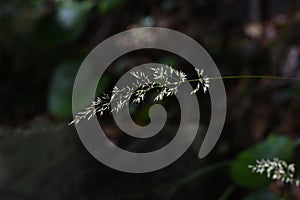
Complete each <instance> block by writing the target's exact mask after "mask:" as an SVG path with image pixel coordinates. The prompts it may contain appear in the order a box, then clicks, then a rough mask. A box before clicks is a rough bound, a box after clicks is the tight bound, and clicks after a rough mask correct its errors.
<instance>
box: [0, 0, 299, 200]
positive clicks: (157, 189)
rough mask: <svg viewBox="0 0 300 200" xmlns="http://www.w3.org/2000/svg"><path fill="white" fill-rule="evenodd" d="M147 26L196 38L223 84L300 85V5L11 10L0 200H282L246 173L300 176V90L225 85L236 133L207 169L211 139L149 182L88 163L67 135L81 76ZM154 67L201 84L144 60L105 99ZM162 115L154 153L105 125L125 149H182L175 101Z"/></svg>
mask: <svg viewBox="0 0 300 200" xmlns="http://www.w3.org/2000/svg"><path fill="white" fill-rule="evenodd" d="M144 26H157V27H165V28H170V29H174V30H177V31H180V32H182V33H184V34H187V35H188V36H190V37H192V38H193V39H195V40H196V41H197V42H199V43H200V44H201V45H202V46H203V47H204V48H205V49H206V50H207V51H208V53H209V54H210V55H211V57H212V58H213V60H214V61H215V62H216V64H217V66H218V68H219V70H220V72H221V74H222V76H226V75H265V76H269V75H274V76H280V77H300V37H299V36H300V2H299V1H297V0H287V1H282V0H273V1H271V0H266V1H263V0H243V1H238V0H190V1H186V0H163V1H158V0H149V1H148V0H145V1H133V0H131V1H130V0H86V1H79V0H78V1H76V0H65V1H63V0H56V1H55V0H1V2H0V95H1V98H0V199H4V200H7V199H8V200H15V199H20V200H21V199H37V200H48V199H49V200H55V199H58V200H59V199H76V200H77V199H80V200H81V199H82V200H84V199H101V200H102V199H151V200H152V199H220V200H222V199H223V200H224V199H245V200H251V199H253V200H255V199H258V200H259V199H278V196H280V194H281V191H282V187H281V186H280V185H278V184H276V183H271V182H270V181H268V180H266V179H263V176H259V175H254V174H251V171H250V170H249V169H248V167H247V166H248V165H249V164H255V160H256V159H260V158H272V157H278V158H281V159H285V160H287V161H288V162H293V163H295V164H296V168H297V166H300V160H299V156H297V155H298V153H299V151H297V148H296V145H295V144H296V143H297V141H299V140H297V138H299V131H300V126H299V121H300V115H299V113H300V112H299V111H300V81H299V80H292V79H283V80H278V79H270V78H259V79H245V78H237V79H225V80H224V83H225V87H226V93H227V98H228V102H227V103H228V104H227V107H228V111H227V118H226V122H225V127H224V129H223V132H222V135H221V138H220V140H219V141H218V143H217V145H216V146H215V148H214V149H213V151H212V152H211V153H210V154H209V156H207V157H206V158H204V159H198V158H197V153H198V150H199V147H200V143H201V138H198V140H196V141H199V142H194V144H193V145H192V147H191V148H190V149H189V150H188V151H187V152H186V153H185V154H184V156H182V157H181V158H180V159H178V160H177V161H176V162H174V163H173V164H171V165H170V166H168V167H166V168H164V169H162V170H158V171H155V172H151V173H146V174H127V173H123V172H118V171H116V170H113V169H110V168H108V167H106V166H104V165H103V164H101V163H100V162H98V161H97V160H95V159H94V158H93V157H92V156H91V155H90V154H89V153H88V152H87V150H86V149H85V148H84V146H83V145H82V143H81V141H80V140H79V137H78V135H77V133H76V131H75V128H74V127H73V126H68V123H69V122H70V121H71V120H72V118H71V95H72V86H73V81H74V78H75V76H76V72H77V70H78V68H79V66H80V64H81V62H82V61H83V59H84V58H85V56H86V55H87V54H88V53H89V52H90V51H91V50H92V49H93V48H94V47H95V46H96V45H97V44H99V43H100V42H102V41H103V40H105V39H107V38H108V37H110V36H113V35H114V34H117V33H119V32H122V31H125V30H128V29H131V28H136V27H144ZM174 42H176V41H174ZM148 62H159V63H163V64H169V65H172V66H174V67H175V68H178V69H181V70H183V71H184V72H186V73H187V74H191V77H192V76H193V73H194V72H193V70H192V66H190V65H189V63H187V62H186V61H185V60H183V59H181V58H179V57H178V56H176V55H173V54H171V53H168V52H163V51H157V50H140V51H134V52H131V53H128V54H126V55H124V56H122V57H120V58H118V59H117V60H116V61H115V62H114V63H112V64H111V66H110V67H109V68H108V69H107V71H106V73H105V74H104V76H103V77H102V78H101V80H100V82H99V88H100V89H101V90H102V91H106V92H109V91H110V90H111V89H112V87H113V84H114V83H115V82H116V80H117V79H118V77H120V76H121V75H122V74H123V73H124V72H126V71H127V70H128V69H130V68H131V67H134V66H136V65H139V64H143V63H148ZM194 75H195V74H194ZM83 95H84V94H83ZM198 98H199V103H200V106H201V121H200V122H199V125H200V126H201V130H202V129H203V130H206V128H207V125H208V123H209V119H210V109H209V106H210V100H209V98H208V97H207V95H204V94H202V93H201V92H200V93H199V94H198ZM149 99H150V98H149ZM151 104H152V101H151V100H146V101H145V102H144V103H143V104H142V105H140V106H133V110H134V113H133V118H134V120H135V121H136V122H137V123H138V124H141V125H143V124H147V123H148V122H149V117H148V114H147V111H148V109H149V107H150V106H151ZM162 104H163V105H165V106H166V109H167V111H168V123H167V124H166V127H164V129H163V130H162V131H161V133H160V134H159V137H155V138H153V139H151V140H149V141H148V142H147V141H140V140H133V139H132V138H130V137H128V136H126V134H125V133H123V132H121V131H120V130H119V129H118V128H117V127H116V126H115V124H114V122H113V119H112V117H111V116H110V115H109V114H108V113H107V114H106V115H105V116H103V117H102V118H100V123H101V124H102V125H103V126H104V127H105V130H106V131H107V132H106V134H107V135H108V136H109V137H110V138H112V140H113V141H114V142H115V143H117V144H118V145H120V146H122V147H124V148H127V149H131V150H133V151H137V152H144V151H149V150H153V149H158V148H160V147H161V146H163V145H165V144H166V143H167V142H168V141H170V140H171V139H172V137H173V136H174V134H175V133H176V128H177V126H176V124H178V122H179V120H180V118H179V117H180V109H178V108H176V106H178V102H177V101H176V98H175V97H168V98H167V99H165V100H164V101H162ZM199 137H201V136H199ZM199 139H200V140H199ZM298 143H299V142H298ZM298 169H299V167H298ZM298 171H299V170H298ZM287 191H288V192H289V194H290V196H289V197H288V199H300V190H299V188H297V187H295V186H288V189H287Z"/></svg>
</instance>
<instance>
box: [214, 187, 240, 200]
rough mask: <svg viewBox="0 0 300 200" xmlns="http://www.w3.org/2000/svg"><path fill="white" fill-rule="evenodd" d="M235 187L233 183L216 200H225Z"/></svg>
mask: <svg viewBox="0 0 300 200" xmlns="http://www.w3.org/2000/svg"><path fill="white" fill-rule="evenodd" d="M235 189H236V186H235V185H231V186H229V187H228V188H227V189H226V190H225V192H224V193H223V194H222V195H221V196H220V198H219V199H218V200H227V199H228V198H229V196H230V195H231V194H232V192H233V191H234V190H235Z"/></svg>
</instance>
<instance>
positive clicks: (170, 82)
mask: <svg viewBox="0 0 300 200" xmlns="http://www.w3.org/2000/svg"><path fill="white" fill-rule="evenodd" d="M151 70H152V71H153V79H154V80H156V81H155V82H153V81H151V80H150V79H149V77H148V75H146V74H145V73H144V72H142V71H133V72H130V73H131V75H132V76H134V77H135V78H136V82H133V83H132V85H127V86H126V87H123V88H118V87H117V86H115V87H114V88H113V90H112V95H111V97H109V95H108V94H103V95H102V96H101V97H97V98H96V100H95V101H92V103H91V105H90V106H89V107H87V108H85V110H84V111H81V112H79V113H77V115H76V116H75V119H74V120H73V121H72V122H70V123H69V125H71V124H78V123H79V122H80V120H82V119H88V120H89V119H91V118H92V117H94V116H95V115H96V114H97V113H99V115H100V116H101V115H103V114H104V111H107V110H110V111H111V112H119V111H120V110H121V109H122V108H123V107H125V106H127V105H128V104H129V102H130V99H132V102H133V103H137V104H138V103H140V102H142V101H143V100H144V99H145V95H146V94H147V92H149V91H150V90H153V89H155V90H156V91H157V95H156V96H155V98H154V102H158V101H161V100H163V99H164V98H165V97H168V96H171V95H174V94H176V93H177V92H178V87H179V86H180V85H181V84H182V83H186V82H191V81H197V86H196V88H195V89H194V90H193V91H192V92H191V94H195V93H196V92H198V91H199V89H200V88H201V87H202V88H203V92H204V93H206V91H207V90H208V88H209V78H208V77H206V76H204V75H203V73H204V71H203V70H199V69H197V68H195V70H196V72H197V75H198V78H197V79H193V80H188V79H187V78H186V76H187V75H186V74H185V73H183V72H182V71H180V70H176V69H174V68H172V67H171V66H168V65H163V66H161V67H155V68H151Z"/></svg>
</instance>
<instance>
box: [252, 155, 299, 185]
mask: <svg viewBox="0 0 300 200" xmlns="http://www.w3.org/2000/svg"><path fill="white" fill-rule="evenodd" d="M248 167H249V168H250V169H252V172H253V173H258V174H263V173H266V174H267V177H268V178H271V179H273V180H278V181H280V182H282V183H291V184H295V185H296V186H299V184H300V180H299V179H297V178H295V175H294V174H295V164H287V163H286V162H285V161H283V160H279V159H278V158H273V160H268V159H267V160H265V159H261V160H257V161H256V165H254V166H252V165H249V166H248Z"/></svg>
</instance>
